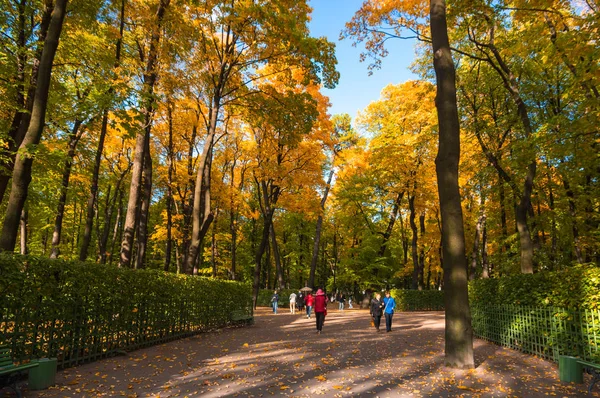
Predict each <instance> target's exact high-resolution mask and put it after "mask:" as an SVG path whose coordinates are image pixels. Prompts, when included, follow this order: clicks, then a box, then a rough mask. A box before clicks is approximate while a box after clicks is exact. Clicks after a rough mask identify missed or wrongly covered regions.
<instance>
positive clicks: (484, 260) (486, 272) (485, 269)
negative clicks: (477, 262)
mask: <svg viewBox="0 0 600 398" xmlns="http://www.w3.org/2000/svg"><path fill="white" fill-rule="evenodd" d="M486 221H487V218H486V215H485V213H483V216H482V220H481V222H482V225H483V231H482V233H481V265H482V271H481V277H482V278H483V279H487V278H489V277H490V264H489V262H488V253H487V224H486Z"/></svg>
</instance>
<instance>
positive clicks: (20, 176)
mask: <svg viewBox="0 0 600 398" xmlns="http://www.w3.org/2000/svg"><path fill="white" fill-rule="evenodd" d="M66 8H67V0H56V2H55V4H54V10H53V11H52V17H51V20H50V26H49V27H48V34H47V35H46V40H45V41H44V49H43V50H42V56H41V58H40V68H39V71H38V79H37V87H36V88H35V98H34V100H33V108H32V111H31V120H30V122H29V126H28V128H27V132H26V133H25V137H24V138H23V141H22V142H21V145H20V146H19V150H20V151H19V152H18V153H17V157H16V159H15V166H14V169H13V176H12V187H11V192H10V197H9V199H8V204H7V207H6V215H5V217H4V224H3V226H2V236H1V237H0V250H1V251H11V252H12V251H13V250H14V249H15V243H16V240H17V233H18V230H19V219H20V216H21V212H22V211H23V207H24V205H25V200H26V199H27V190H28V188H29V183H30V182H31V167H32V164H33V157H32V156H31V154H28V153H27V152H28V150H29V148H30V147H31V146H35V145H37V144H39V142H40V139H41V137H42V132H43V130H44V124H45V120H46V107H47V105H48V93H49V91H50V80H51V77H52V65H53V62H54V56H55V54H56V49H57V48H58V41H59V38H60V33H61V30H62V26H63V20H64V17H65V14H66Z"/></svg>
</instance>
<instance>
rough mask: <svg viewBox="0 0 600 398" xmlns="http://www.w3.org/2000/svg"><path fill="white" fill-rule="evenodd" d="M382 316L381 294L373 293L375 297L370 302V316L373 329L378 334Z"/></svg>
mask: <svg viewBox="0 0 600 398" xmlns="http://www.w3.org/2000/svg"><path fill="white" fill-rule="evenodd" d="M382 314H383V302H382V301H381V294H379V293H375V297H374V298H373V299H372V300H371V316H372V317H373V323H374V324H375V328H376V329H377V331H378V332H379V325H380V324H381V315H382Z"/></svg>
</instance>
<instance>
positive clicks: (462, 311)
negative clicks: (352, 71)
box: [430, 0, 475, 368]
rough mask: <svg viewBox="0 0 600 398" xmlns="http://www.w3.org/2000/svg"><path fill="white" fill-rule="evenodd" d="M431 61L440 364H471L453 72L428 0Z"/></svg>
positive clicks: (438, 10)
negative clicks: (442, 311)
mask: <svg viewBox="0 0 600 398" xmlns="http://www.w3.org/2000/svg"><path fill="white" fill-rule="evenodd" d="M430 6H431V7H430V18H431V19H430V23H431V39H432V47H433V66H434V69H435V74H436V82H437V96H436V100H435V103H436V108H437V111H438V123H439V130H440V131H439V149H438V154H437V157H436V160H435V163H436V174H437V180H438V191H439V197H440V210H441V215H442V248H443V258H444V298H445V300H444V301H445V307H446V332H445V337H446V344H445V353H446V361H445V362H446V364H447V365H449V366H452V367H458V368H473V367H474V365H475V362H474V358H473V329H472V326H471V311H470V308H469V298H468V295H467V261H466V256H465V235H464V226H463V217H462V208H461V200H460V191H459V187H458V163H459V160H460V126H459V122H458V110H457V105H456V75H455V70H454V63H453V61H452V54H451V52H450V44H449V41H448V29H447V25H446V2H445V1H444V0H431V2H430Z"/></svg>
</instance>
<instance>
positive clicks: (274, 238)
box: [271, 222, 285, 289]
mask: <svg viewBox="0 0 600 398" xmlns="http://www.w3.org/2000/svg"><path fill="white" fill-rule="evenodd" d="M271 245H272V246H273V257H274V258H275V272H276V274H277V285H278V287H279V289H283V288H285V283H284V281H283V268H282V265H281V256H280V255H279V245H278V244H277V236H276V235H275V227H274V226H273V222H271Z"/></svg>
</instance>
